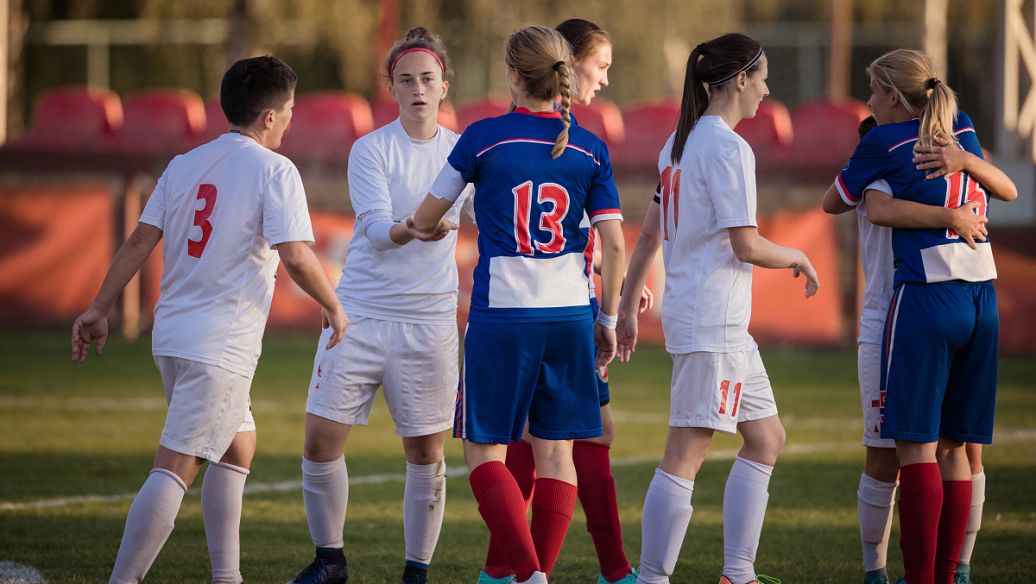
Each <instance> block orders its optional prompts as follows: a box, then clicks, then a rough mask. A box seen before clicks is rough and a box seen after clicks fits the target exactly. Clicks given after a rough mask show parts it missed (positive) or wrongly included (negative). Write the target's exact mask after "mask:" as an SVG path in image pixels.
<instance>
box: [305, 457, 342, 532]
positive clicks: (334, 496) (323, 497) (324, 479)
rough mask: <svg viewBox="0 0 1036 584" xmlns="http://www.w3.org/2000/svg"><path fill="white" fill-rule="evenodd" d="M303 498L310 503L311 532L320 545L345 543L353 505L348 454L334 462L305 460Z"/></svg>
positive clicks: (307, 515)
mask: <svg viewBox="0 0 1036 584" xmlns="http://www.w3.org/2000/svg"><path fill="white" fill-rule="evenodd" d="M302 500H303V501H304V502H305V504H306V519H308V520H309V534H310V536H312V538H313V545H315V546H317V547H327V548H338V549H341V548H342V547H344V546H345V542H344V541H343V538H342V530H343V529H345V508H346V505H348V504H349V472H348V471H347V470H346V468H345V455H343V456H342V457H341V458H339V459H338V460H333V461H331V462H313V461H312V460H306V459H305V458H303V459H302Z"/></svg>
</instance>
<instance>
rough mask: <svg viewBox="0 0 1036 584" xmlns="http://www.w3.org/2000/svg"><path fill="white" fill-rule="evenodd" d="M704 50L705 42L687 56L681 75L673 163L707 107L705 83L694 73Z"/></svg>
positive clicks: (707, 99) (679, 156)
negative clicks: (685, 67) (678, 115)
mask: <svg viewBox="0 0 1036 584" xmlns="http://www.w3.org/2000/svg"><path fill="white" fill-rule="evenodd" d="M705 51H707V49H706V46H705V43H702V44H700V45H698V46H697V47H695V48H694V50H693V51H691V54H690V56H688V57H687V70H686V72H685V73H684V77H683V98H682V99H681V100H680V121H678V122H677V123H676V136H675V137H674V138H673V151H672V154H671V156H670V160H671V161H672V163H673V164H676V163H677V162H679V161H680V158H682V157H683V148H684V146H686V145H687V137H688V136H690V135H691V130H693V129H694V126H695V124H697V123H698V118H700V117H701V115H702V114H703V113H705V108H707V107H709V91H708V90H707V89H705V83H704V82H702V81H701V80H700V79H699V78H698V77H697V76H696V75H695V74H694V70H695V68H696V66H697V64H698V58H699V57H701V56H702V54H703V52H705Z"/></svg>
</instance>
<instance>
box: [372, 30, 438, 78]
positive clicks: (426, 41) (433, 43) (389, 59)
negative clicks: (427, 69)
mask: <svg viewBox="0 0 1036 584" xmlns="http://www.w3.org/2000/svg"><path fill="white" fill-rule="evenodd" d="M411 49H424V50H426V51H431V52H432V53H434V54H435V56H436V57H437V58H438V59H439V64H440V65H442V78H443V80H445V79H446V77H447V76H448V75H451V74H452V73H453V69H452V68H451V67H450V58H449V55H447V54H446V46H445V45H443V43H442V39H440V38H439V36H438V35H436V34H435V33H433V32H430V31H429V30H428V29H426V28H425V27H423V26H415V27H414V28H412V29H410V30H408V31H406V34H405V35H404V36H403V40H401V41H399V42H397V43H396V44H395V45H393V46H392V49H391V50H390V51H389V52H388V55H387V56H386V57H385V76H386V77H388V80H389V83H391V82H392V81H393V79H392V68H393V67H394V66H395V64H396V59H398V58H399V56H400V55H401V54H403V52H404V51H409V50H411Z"/></svg>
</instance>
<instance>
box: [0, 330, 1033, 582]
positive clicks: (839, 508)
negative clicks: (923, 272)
mask: <svg viewBox="0 0 1036 584" xmlns="http://www.w3.org/2000/svg"><path fill="white" fill-rule="evenodd" d="M67 339H68V336H67V334H64V333H60V334H59V333H17V334H15V333H3V334H0V561H2V560H8V561H13V562H17V563H20V564H27V565H32V566H35V567H36V568H37V569H39V570H40V571H41V572H43V574H44V575H45V576H46V577H47V578H48V579H49V581H50V582H103V581H106V580H107V577H108V574H109V571H110V569H111V565H112V563H113V562H114V557H115V552H116V550H117V548H118V544H119V538H120V536H121V532H122V526H123V522H124V520H125V515H126V511H127V509H128V507H129V504H130V500H129V498H125V497H124V498H115V499H112V500H101V501H93V502H91V501H85V502H76V503H73V504H66V505H61V506H52V507H43V508H40V507H32V506H29V504H30V503H32V502H34V501H40V500H51V499H54V498H61V497H80V496H84V495H99V496H110V495H120V494H132V493H134V492H135V491H136V490H137V489H138V488H139V486H140V484H141V482H142V481H143V480H144V478H145V477H146V473H147V471H148V469H149V468H150V461H151V457H152V454H153V451H154V448H155V446H156V444H157V441H158V437H159V433H160V431H161V426H162V420H163V416H164V406H163V401H162V391H161V386H160V381H159V377H158V374H157V372H156V370H155V368H154V364H153V362H152V360H151V357H150V354H149V352H150V351H149V347H148V344H147V343H146V342H141V343H138V344H135V345H133V344H127V343H124V342H119V341H114V342H113V343H112V344H111V345H110V346H109V347H108V349H107V354H106V355H105V356H104V357H103V358H102V359H99V360H98V359H94V358H92V357H91V360H90V362H89V363H87V364H86V365H85V366H73V365H72V364H71V363H70V362H69V357H68V354H69V349H68V341H67ZM314 347H315V337H314V338H308V337H306V338H288V339H285V338H275V339H269V340H268V341H267V342H266V346H265V349H264V354H263V358H262V360H261V363H260V365H259V370H258V372H257V374H256V379H255V384H254V386H253V390H252V396H253V403H254V406H255V417H256V422H257V424H258V427H259V454H258V455H257V456H256V459H255V463H254V465H253V471H252V474H251V476H250V478H249V484H250V485H252V486H256V485H262V484H272V483H277V482H280V481H297V480H299V479H300V470H299V460H300V458H299V457H300V453H301V448H302V427H303V416H304V414H303V408H304V405H305V393H306V384H307V381H308V378H309V373H310V371H309V370H310V365H311V363H312V353H313V350H314ZM763 358H764V359H765V361H766V364H767V368H768V370H769V372H770V376H771V379H772V382H773V385H774V388H775V392H776V394H777V400H778V404H779V406H780V408H781V414H782V418H783V420H784V421H785V424H786V426H787V428H788V445H789V449H788V451H787V452H786V453H785V455H783V456H782V459H781V461H780V462H779V463H778V466H777V469H776V472H775V473H774V477H773V481H772V483H771V486H770V507H769V511H768V513H767V517H766V526H765V528H764V530H763V539H762V542H761V545H760V550H759V556H758V561H757V567H758V569H759V570H760V571H762V572H764V573H767V574H774V575H777V576H780V577H781V578H782V579H783V580H784V582H785V583H813V582H838V583H844V582H855V581H859V579H860V572H859V556H860V551H859V544H858V535H857V529H856V495H855V493H856V485H857V481H858V479H859V474H860V470H861V464H862V457H863V449H862V448H861V447H860V446H859V433H860V422H859V413H858V408H859V406H858V403H859V402H858V394H857V390H856V364H855V353H854V352H849V351H799V350H796V351H792V350H782V349H768V350H764V351H763ZM669 373H670V362H669V359H668V357H667V356H666V355H665V353H664V352H662V351H661V350H659V349H651V348H642V349H640V350H639V351H638V352H637V353H636V355H635V359H634V363H633V364H631V365H627V366H619V365H616V366H613V368H612V397H613V408H614V409H615V412H616V418H617V431H618V439H617V441H616V444H615V446H614V448H613V451H612V453H613V454H612V456H613V459H614V460H615V461H616V465H615V476H616V481H617V484H618V492H619V504H620V508H621V516H622V520H623V524H624V528H625V532H624V536H625V541H626V549H627V552H628V554H629V556H630V559H631V561H633V562H634V564H635V563H636V561H637V556H638V554H639V550H640V510H641V506H642V504H643V500H644V493H645V491H646V490H647V485H648V482H649V480H650V479H651V475H652V472H653V468H654V466H655V464H656V462H657V459H658V457H659V456H660V454H661V452H662V445H663V441H664V439H665V433H666V428H665V421H666V419H667V412H668V388H669ZM997 432H998V435H997V442H996V443H995V444H994V445H993V446H991V447H989V448H987V450H986V454H985V464H986V472H987V474H988V476H989V484H988V487H987V501H986V507H985V520H984V523H983V527H982V531H981V534H980V536H979V542H978V546H977V550H976V552H975V556H974V560H973V565H974V568H973V574H974V579H975V581H976V582H979V583H980V584H981V583H994V582H1009V581H1015V580H1021V579H1022V578H1025V577H1029V576H1031V574H1032V573H1033V572H1034V571H1036V557H1034V554H1033V553H1032V551H1033V550H1034V549H1036V496H1034V494H1036V488H1034V486H1033V485H1034V484H1036V361H1034V360H1033V359H1023V358H1004V359H1003V361H1002V363H1001V384H1000V396H999V410H998V417H997ZM738 444H739V442H738V441H737V439H736V438H730V437H718V438H717V439H716V440H715V442H714V446H713V453H714V454H715V455H716V456H715V457H714V458H712V459H710V460H708V461H707V462H706V463H705V465H704V467H703V468H702V471H701V473H700V474H699V476H698V480H697V482H696V488H695V495H694V507H695V512H694V518H693V520H692V523H691V527H690V529H689V531H688V535H687V540H686V541H685V543H684V546H683V551H682V553H681V556H680V564H679V566H678V567H677V572H676V575H675V576H674V578H673V581H674V582H715V581H716V580H717V579H718V576H719V572H720V568H721V566H722V514H721V509H722V495H723V483H724V480H725V477H726V473H727V471H728V469H729V466H730V459H729V454H730V452H731V451H733V450H734V449H736V448H737V446H738ZM346 456H347V460H348V464H349V472H350V475H351V476H352V477H353V479H354V480H355V479H357V478H358V477H362V476H365V475H375V474H400V475H401V474H402V473H403V472H404V470H405V464H404V461H403V457H402V452H401V447H400V444H399V440H398V439H397V438H396V437H395V434H394V433H393V430H392V425H391V421H390V420H389V417H388V414H387V411H386V409H385V407H384V404H383V402H382V401H380V400H379V401H378V403H377V405H376V407H375V411H374V413H373V414H372V417H371V426H370V427H369V428H364V429H357V430H355V431H354V432H353V433H352V435H351V436H350V439H349V444H348V446H347V450H346ZM447 463H448V464H449V465H450V466H451V467H459V466H463V460H462V457H461V454H460V447H459V444H458V442H457V441H455V440H449V441H448V452H447ZM455 474H457V473H455ZM402 493H403V483H402V482H400V481H388V482H383V483H378V484H354V485H353V486H352V488H351V489H350V505H349V512H348V517H347V520H346V530H345V541H346V551H347V553H348V554H349V558H350V563H351V566H352V571H353V574H354V576H353V578H352V580H351V582H356V583H368V582H369V583H388V582H392V583H395V582H398V577H399V573H400V570H401V565H402V555H403V528H402V510H401V501H402ZM447 493H448V501H449V503H448V505H447V509H446V520H445V525H444V526H443V531H442V537H441V539H440V541H439V547H438V550H437V553H436V557H435V563H434V566H433V577H434V580H435V581H436V582H443V583H445V582H460V583H469V582H474V579H475V575H476V574H477V571H478V569H479V567H480V565H481V561H482V558H483V553H484V549H485V543H486V539H487V533H486V529H485V527H484V525H483V523H482V520H481V518H480V517H479V515H478V512H477V510H476V507H475V503H474V501H473V499H472V496H471V491H470V489H469V488H468V484H467V480H466V479H465V478H464V477H462V476H456V477H454V478H451V479H449V482H448V486H447ZM12 504H13V505H12ZM897 537H898V536H897V535H896V534H895V533H894V535H893V538H894V539H893V542H894V543H893V545H892V546H891V547H892V549H891V550H890V565H889V568H890V571H891V572H893V573H895V572H897V571H898V570H899V569H900V554H899V551H898V548H897V545H896V543H895V542H897V541H898V539H896V538H897ZM241 539H242V566H243V570H242V571H243V573H244V576H245V578H246V580H248V581H249V582H284V581H287V580H288V579H289V578H290V577H291V576H292V575H294V573H295V572H296V571H297V570H298V569H300V568H301V567H302V566H303V565H305V564H306V563H307V562H308V560H309V557H310V554H311V547H310V541H309V535H308V530H307V528H306V521H305V512H304V510H303V506H302V495H301V492H300V491H299V490H298V489H291V490H287V491H280V492H271V491H267V492H261V493H252V494H249V495H247V496H246V501H245V512H244V519H243V524H242V530H241ZM596 574H597V564H596V560H595V557H594V553H593V547H592V544H591V542H590V538H589V536H588V535H587V533H586V529H585V522H584V520H583V516H582V513H581V512H579V511H578V510H577V512H576V516H575V519H574V521H573V523H572V528H571V530H570V531H569V536H568V541H567V542H566V545H565V549H564V550H563V551H562V556H561V560H560V562H559V563H558V567H557V569H556V571H555V574H554V578H553V579H552V582H553V583H555V584H565V583H573V584H574V583H577V582H579V583H587V584H589V583H590V582H594V581H595V580H596ZM207 579H208V557H207V552H206V547H205V541H204V532H203V527H202V520H201V508H200V503H199V499H198V495H197V490H196V489H192V492H191V493H190V494H189V495H188V496H187V497H186V499H185V500H184V505H183V508H182V510H181V512H180V516H179V519H178V521H177V527H176V530H175V531H174V533H173V535H172V537H171V538H170V540H169V542H168V543H167V545H166V547H165V549H164V550H163V552H162V554H161V555H160V556H159V558H158V561H157V562H156V563H155V565H154V567H153V568H152V570H151V573H150V574H149V577H148V582H153V583H158V582H170V583H171V582H178V583H179V582H205V581H207Z"/></svg>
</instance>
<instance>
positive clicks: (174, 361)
mask: <svg viewBox="0 0 1036 584" xmlns="http://www.w3.org/2000/svg"><path fill="white" fill-rule="evenodd" d="M155 364H156V365H158V372H159V373H160V374H161V375H162V387H163V388H164V390H165V400H166V402H167V403H168V404H169V410H168V411H167V412H166V416H165V427H164V428H162V438H161V440H159V444H161V445H162V446H164V447H166V448H168V449H169V450H172V451H175V452H179V453H181V454H189V455H192V456H197V457H198V458H204V459H206V460H210V461H212V462H219V460H220V459H221V458H223V454H224V453H226V451H227V448H229V447H230V443H231V442H232V441H233V440H234V435H235V434H237V433H238V432H250V431H252V430H255V420H254V419H253V418H252V408H251V402H250V400H249V397H248V393H249V390H250V389H251V387H252V379H251V378H249V377H245V376H244V375H241V374H239V373H234V372H232V371H227V370H226V369H223V368H221V367H216V366H215V365H207V364H205V363H200V362H198V361H191V360H190V359H181V358H180V357H168V356H163V355H155Z"/></svg>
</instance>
